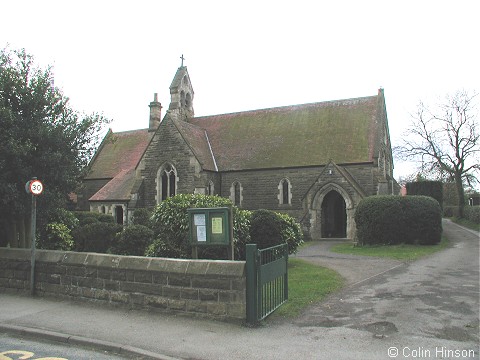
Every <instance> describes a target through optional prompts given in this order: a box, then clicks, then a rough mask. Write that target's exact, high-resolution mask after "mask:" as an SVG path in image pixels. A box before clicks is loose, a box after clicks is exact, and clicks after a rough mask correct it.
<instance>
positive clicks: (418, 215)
mask: <svg viewBox="0 0 480 360" xmlns="http://www.w3.org/2000/svg"><path fill="white" fill-rule="evenodd" d="M355 223H356V225H357V239H358V243H359V244H360V245H366V244H368V245H374V244H384V245H394V244H401V243H406V244H420V245H432V244H437V243H439V242H440V240H441V234H442V212H441V209H440V205H439V203H438V201H436V200H435V199H433V198H431V197H428V196H390V195H388V196H370V197H368V198H365V199H363V200H362V201H361V202H360V203H359V204H358V207H357V210H356V212H355Z"/></svg>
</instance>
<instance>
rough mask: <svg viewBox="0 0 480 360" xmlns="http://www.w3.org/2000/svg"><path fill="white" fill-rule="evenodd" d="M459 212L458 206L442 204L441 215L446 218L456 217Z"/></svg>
mask: <svg viewBox="0 0 480 360" xmlns="http://www.w3.org/2000/svg"><path fill="white" fill-rule="evenodd" d="M459 214H460V208H459V206H444V207H443V216H444V217H447V218H451V217H458V215H459Z"/></svg>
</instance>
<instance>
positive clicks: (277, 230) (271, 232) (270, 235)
mask: <svg viewBox="0 0 480 360" xmlns="http://www.w3.org/2000/svg"><path fill="white" fill-rule="evenodd" d="M250 238H251V242H252V243H253V244H257V246H258V248H259V249H265V248H269V247H271V246H275V245H280V244H283V243H284V241H283V239H282V224H281V221H280V217H279V216H278V215H277V214H276V213H274V212H273V211H269V210H255V211H254V212H253V213H252V218H251V220H250Z"/></svg>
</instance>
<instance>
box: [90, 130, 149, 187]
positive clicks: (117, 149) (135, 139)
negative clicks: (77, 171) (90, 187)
mask: <svg viewBox="0 0 480 360" xmlns="http://www.w3.org/2000/svg"><path fill="white" fill-rule="evenodd" d="M153 134H154V133H153V132H148V129H141V130H133V131H124V132H118V133H113V132H112V131H109V133H108V134H107V135H106V136H105V138H104V139H103V142H102V144H101V145H100V148H99V149H98V151H97V154H96V155H95V157H94V158H93V160H92V162H91V164H90V171H89V173H88V175H87V176H86V177H85V179H109V178H114V177H116V176H117V175H118V174H119V173H120V172H122V171H123V170H130V169H134V168H135V167H136V166H137V164H138V162H139V161H140V159H141V158H142V155H143V153H144V152H145V150H146V148H147V146H148V144H149V143H150V140H151V139H152V136H153Z"/></svg>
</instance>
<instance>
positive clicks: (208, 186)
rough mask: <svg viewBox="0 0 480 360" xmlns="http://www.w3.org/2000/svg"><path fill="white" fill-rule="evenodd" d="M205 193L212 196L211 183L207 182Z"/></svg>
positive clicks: (212, 188)
mask: <svg viewBox="0 0 480 360" xmlns="http://www.w3.org/2000/svg"><path fill="white" fill-rule="evenodd" d="M205 193H206V194H207V195H214V194H215V193H214V187H213V182H212V181H209V182H208V184H207V187H206V191H205Z"/></svg>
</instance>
